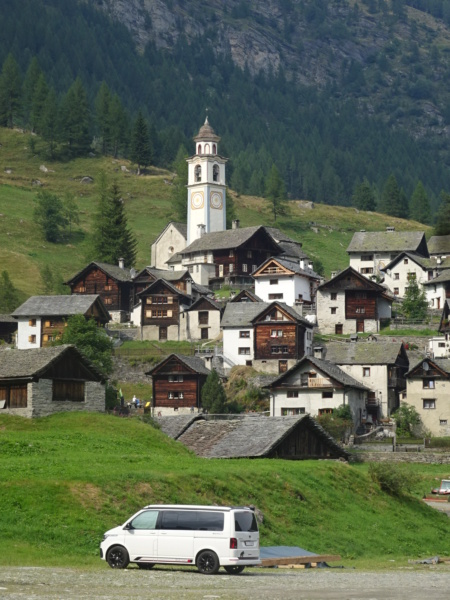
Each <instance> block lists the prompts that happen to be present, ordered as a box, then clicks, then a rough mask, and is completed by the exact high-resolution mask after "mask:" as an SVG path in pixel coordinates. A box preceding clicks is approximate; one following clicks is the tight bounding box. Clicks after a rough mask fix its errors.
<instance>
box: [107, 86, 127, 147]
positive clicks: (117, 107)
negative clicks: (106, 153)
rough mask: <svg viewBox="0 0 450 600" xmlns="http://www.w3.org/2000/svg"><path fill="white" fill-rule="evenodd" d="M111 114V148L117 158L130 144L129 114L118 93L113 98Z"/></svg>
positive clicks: (110, 106)
mask: <svg viewBox="0 0 450 600" xmlns="http://www.w3.org/2000/svg"><path fill="white" fill-rule="evenodd" d="M109 115H110V116H109V121H110V128H111V129H110V134H111V146H112V148H111V149H112V153H113V156H114V158H117V156H118V154H119V152H124V151H125V150H126V149H127V147H128V144H129V123H128V115H127V112H126V110H125V108H124V107H123V104H122V102H121V101H120V98H119V96H118V95H117V94H114V96H113V97H112V98H111V102H110V105H109Z"/></svg>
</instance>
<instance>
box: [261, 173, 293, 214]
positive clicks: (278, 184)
mask: <svg viewBox="0 0 450 600" xmlns="http://www.w3.org/2000/svg"><path fill="white" fill-rule="evenodd" d="M265 188H266V189H265V197H266V198H267V201H268V203H269V205H270V208H271V211H272V214H273V218H274V220H275V221H276V220H277V217H278V216H280V215H285V214H286V213H287V210H288V207H287V196H286V188H285V187H284V181H283V179H282V178H281V175H280V172H279V171H278V169H277V167H276V166H275V165H272V168H271V169H270V171H269V174H268V175H267V178H266V186H265Z"/></svg>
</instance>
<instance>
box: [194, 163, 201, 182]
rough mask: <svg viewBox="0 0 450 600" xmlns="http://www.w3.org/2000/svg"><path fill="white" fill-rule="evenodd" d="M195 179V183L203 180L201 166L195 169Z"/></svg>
mask: <svg viewBox="0 0 450 600" xmlns="http://www.w3.org/2000/svg"><path fill="white" fill-rule="evenodd" d="M194 179H195V181H201V180H202V168H201V166H200V165H197V166H196V167H195V169H194Z"/></svg>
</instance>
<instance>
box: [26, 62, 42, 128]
mask: <svg viewBox="0 0 450 600" xmlns="http://www.w3.org/2000/svg"><path fill="white" fill-rule="evenodd" d="M41 74H42V69H41V67H40V65H39V62H38V59H37V58H36V57H33V58H32V59H31V61H30V64H29V66H28V69H27V72H26V74H25V78H24V80H23V88H22V108H23V117H24V120H25V123H28V124H30V115H31V105H32V102H33V96H34V92H35V89H36V85H37V82H38V79H39V77H40V75H41Z"/></svg>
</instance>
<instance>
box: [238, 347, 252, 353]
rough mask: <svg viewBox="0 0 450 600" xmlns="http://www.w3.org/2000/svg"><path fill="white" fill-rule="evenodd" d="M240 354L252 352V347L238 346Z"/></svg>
mask: <svg viewBox="0 0 450 600" xmlns="http://www.w3.org/2000/svg"><path fill="white" fill-rule="evenodd" d="M238 354H250V348H238Z"/></svg>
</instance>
